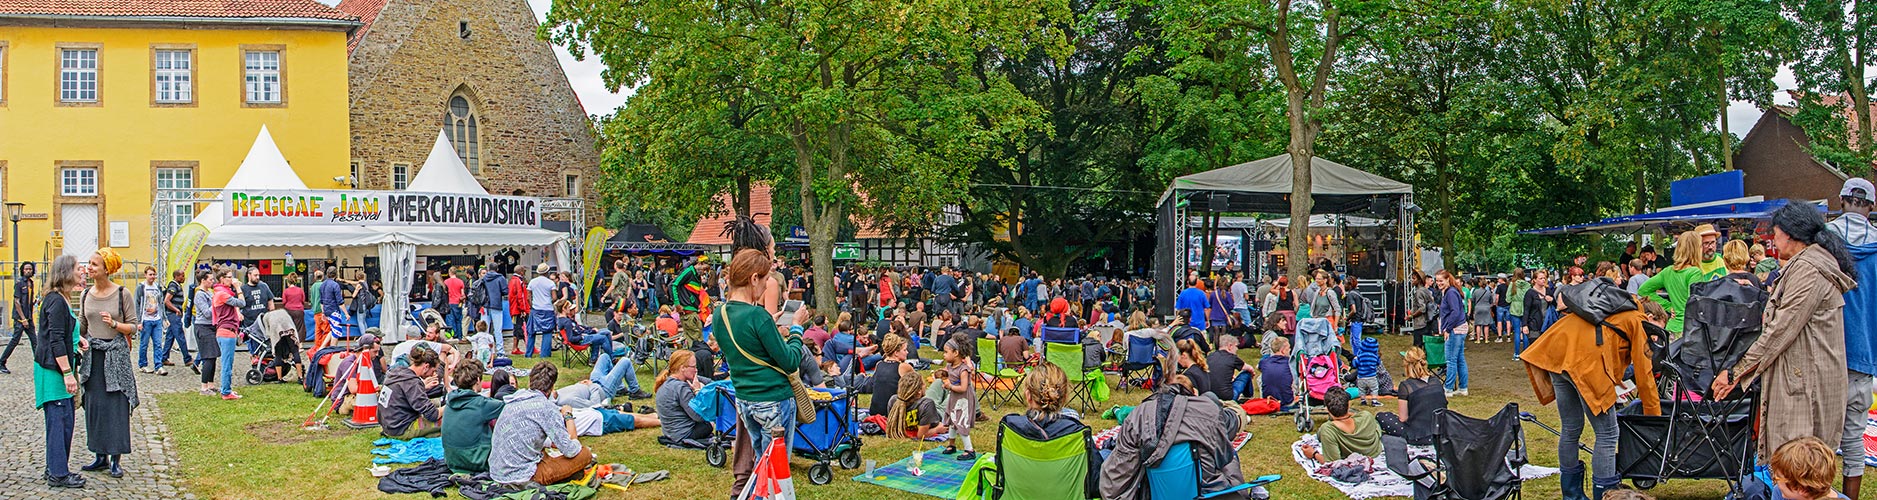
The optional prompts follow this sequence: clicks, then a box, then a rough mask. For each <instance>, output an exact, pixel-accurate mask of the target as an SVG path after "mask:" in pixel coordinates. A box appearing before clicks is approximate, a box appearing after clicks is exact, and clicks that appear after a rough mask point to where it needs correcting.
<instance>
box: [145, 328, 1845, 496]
mask: <svg viewBox="0 0 1877 500" xmlns="http://www.w3.org/2000/svg"><path fill="white" fill-rule="evenodd" d="M1382 343H1383V344H1384V345H1383V352H1388V353H1393V352H1395V351H1399V350H1401V349H1402V348H1405V347H1406V346H1407V345H1408V339H1407V337H1400V336H1385V337H1382ZM1467 351H1468V352H1467V354H1468V355H1469V358H1470V359H1469V361H1470V362H1471V363H1472V385H1473V386H1472V388H1471V391H1470V392H1471V396H1468V397H1460V398H1455V400H1454V401H1453V403H1452V407H1453V408H1455V409H1457V410H1458V411H1461V412H1463V413H1465V414H1467V415H1473V416H1477V417H1485V416H1488V415H1490V414H1492V413H1494V412H1496V411H1497V410H1498V409H1499V407H1500V406H1502V405H1504V404H1506V403H1507V402H1515V403H1519V404H1520V406H1521V407H1522V409H1524V410H1525V411H1529V412H1532V413H1534V414H1536V415H1538V417H1539V419H1540V421H1544V422H1547V423H1551V424H1552V425H1553V426H1554V427H1555V425H1556V422H1557V412H1556V409H1555V408H1553V407H1550V406H1542V407H1541V406H1538V404H1537V402H1536V400H1535V399H1534V398H1533V397H1532V392H1531V387H1530V384H1529V383H1528V382H1527V379H1526V377H1525V372H1524V368H1523V365H1521V364H1518V363H1516V362H1514V361H1513V360H1512V356H1511V344H1485V345H1473V346H1468V349H1467ZM1244 354H1245V355H1247V356H1251V355H1255V351H1245V352H1244ZM1386 358H1387V363H1388V364H1389V366H1390V367H1391V371H1392V372H1393V373H1396V374H1400V373H1401V371H1400V357H1399V356H1393V355H1390V356H1386ZM517 361H520V362H522V363H523V364H530V365H531V363H529V360H521V359H518V360H517ZM572 371H574V372H579V374H580V375H584V374H585V369H583V368H580V367H576V368H575V369H574V370H572ZM561 378H562V381H561V382H562V385H566V384H569V383H571V382H573V381H575V380H579V378H580V377H575V376H569V375H568V374H567V372H563V373H562V375H561ZM651 379H652V375H651V374H649V373H643V372H642V373H641V374H640V380H642V381H643V382H644V383H645V384H646V389H647V390H648V391H649V390H650V388H651V387H650V382H651ZM241 393H242V394H243V395H245V396H247V397H246V398H245V399H242V400H240V401H235V402H224V401H221V400H220V399H219V398H210V397H204V396H199V395H196V394H193V393H189V394H167V395H162V396H158V397H159V398H160V400H161V402H162V405H163V413H164V415H165V418H166V419H167V420H166V422H167V423H168V425H169V429H170V432H172V433H173V434H174V437H175V441H176V442H177V443H178V452H179V454H180V455H181V459H182V466H183V470H182V476H183V478H184V480H185V481H186V482H187V485H188V488H189V490H190V491H192V492H194V493H195V494H196V495H197V496H199V497H201V498H218V499H220V498H227V499H280V498H293V499H315V498H332V499H342V498H343V499H353V498H380V497H389V496H390V495H383V494H380V493H378V491H377V480H376V479H375V478H373V477H371V474H370V473H368V472H367V471H366V467H368V466H369V465H370V455H369V453H368V451H367V450H368V449H369V448H370V443H371V441H372V440H374V439H376V438H377V433H376V431H374V430H366V431H352V430H349V429H346V428H344V427H343V426H341V425H339V424H338V421H339V419H337V418H335V419H333V420H332V427H333V429H332V430H328V431H303V430H301V429H300V423H301V421H302V420H304V419H305V418H306V415H307V413H308V412H309V411H310V410H311V409H312V407H313V406H314V404H315V401H314V399H313V398H312V397H310V396H308V395H307V394H306V393H304V392H301V391H300V388H299V386H298V385H292V384H284V385H283V384H276V385H266V386H259V387H243V388H241ZM1144 396H1145V394H1143V393H1141V392H1138V391H1135V392H1126V391H1120V390H1116V391H1114V399H1113V400H1111V401H1109V402H1108V403H1107V404H1135V403H1137V402H1139V400H1140V399H1141V398H1142V397H1144ZM864 397H865V396H863V398H864ZM641 402H644V403H649V402H650V400H649V399H648V400H644V401H641ZM635 403H640V402H635ZM1388 403H1389V405H1388V406H1386V407H1384V408H1383V409H1392V408H1393V401H1392V400H1389V401H1388ZM1361 408H1365V409H1366V408H1367V407H1361ZM1018 410H1019V409H1017V408H990V407H989V405H988V404H987V405H986V408H985V412H986V413H988V414H990V415H992V416H993V417H996V416H998V415H1002V414H1004V413H1009V412H1012V411H1018ZM1321 419H1322V417H1319V421H1321ZM993 422H994V420H993ZM1087 423H1089V424H1090V425H1092V426H1094V427H1095V428H1096V429H1097V430H1100V429H1106V428H1109V427H1113V426H1114V422H1113V421H1107V420H1101V419H1093V418H1091V419H1088V420H1087ZM1247 430H1249V431H1250V432H1251V433H1252V440H1251V442H1250V443H1248V444H1246V446H1245V448H1244V449H1243V450H1242V451H1241V452H1240V453H1239V457H1240V461H1241V463H1242V465H1243V466H1244V467H1245V469H1246V473H1245V475H1246V476H1247V477H1253V476H1257V475H1261V474H1273V473H1275V474H1283V475H1284V476H1285V479H1284V480H1282V481H1279V482H1277V483H1276V484H1274V485H1272V486H1271V488H1270V490H1271V493H1272V497H1273V498H1283V499H1326V500H1333V499H1340V498H1346V497H1344V496H1342V495H1341V494H1340V493H1339V492H1337V491H1336V490H1335V489H1334V488H1331V487H1330V486H1329V485H1326V484H1323V483H1320V482H1317V481H1315V480H1313V479H1310V478H1309V477H1308V476H1304V475H1303V473H1302V470H1301V468H1299V467H1298V466H1297V464H1296V463H1295V462H1293V461H1291V459H1290V454H1289V453H1288V450H1289V447H1290V443H1291V442H1293V441H1295V440H1296V439H1297V432H1296V430H1295V429H1293V428H1291V419H1290V417H1252V422H1251V423H1250V426H1249V428H1248V429H1247ZM1525 434H1526V440H1527V443H1528V446H1529V447H1530V449H1531V461H1532V463H1535V464H1539V465H1548V466H1555V465H1557V459H1556V446H1557V438H1556V437H1555V436H1552V435H1551V434H1550V433H1548V432H1546V431H1544V430H1543V429H1539V428H1537V427H1535V426H1530V425H1527V426H1526V432H1525ZM657 436H658V434H657V431H655V430H641V431H635V432H626V433H620V434H613V435H608V436H603V437H599V438H582V439H581V442H582V443H584V444H587V445H590V446H592V447H593V448H594V450H595V451H596V452H597V453H598V454H599V455H600V459H601V460H602V461H604V462H618V463H623V464H625V465H627V466H629V467H632V468H634V469H635V470H641V471H649V470H658V469H668V470H670V471H671V474H672V479H670V480H667V481H663V482H658V483H652V484H649V485H640V486H634V487H633V489H632V491H631V492H630V494H629V495H628V494H624V493H620V492H617V491H607V490H602V493H601V497H600V498H603V499H619V498H628V497H630V498H724V497H727V496H728V491H729V488H730V482H731V477H730V473H729V471H727V470H725V469H717V468H713V467H710V466H709V465H707V464H705V463H704V455H703V452H701V451H692V450H672V449H667V448H665V447H664V446H661V445H659V444H658V443H657V441H656V438H657ZM995 436H996V429H995V424H994V423H986V424H980V425H979V426H978V427H977V428H976V429H975V431H974V432H973V439H974V440H975V441H976V443H977V444H978V446H979V447H980V448H985V449H988V448H990V447H992V446H993V440H994V439H995ZM1588 438H1589V431H1588V430H1586V431H1585V439H1586V440H1588ZM915 449H916V447H915V446H914V443H912V442H909V441H905V440H888V439H884V438H881V437H868V438H866V441H865V445H864V448H863V450H862V453H861V454H862V456H863V458H866V459H873V460H877V461H878V463H879V464H880V465H886V464H889V463H892V462H894V461H897V460H900V459H902V458H905V457H907V456H909V455H910V454H911V453H912V452H913V451H914V450H915ZM1586 459H1588V456H1586ZM794 463H795V468H794V470H795V478H796V481H795V483H796V488H797V491H798V492H799V493H800V494H801V496H802V497H803V498H811V499H855V500H860V499H867V500H873V499H879V498H902V497H904V496H905V495H904V494H903V492H899V491H897V490H889V489H886V488H882V487H878V486H873V485H869V484H863V483H859V482H855V481H852V480H851V478H852V477H853V476H854V475H856V474H858V471H845V470H841V469H839V468H838V466H837V467H836V469H835V480H834V482H833V483H832V484H829V485H826V486H815V485H810V484H808V480H807V476H808V472H807V469H808V466H809V465H810V463H809V462H807V461H806V460H803V459H799V458H798V459H796V460H795V461H794ZM1649 493H1650V494H1652V495H1655V496H1656V497H1657V498H1663V499H1714V498H1720V497H1721V496H1722V495H1724V494H1725V493H1726V486H1725V484H1724V483H1722V482H1720V481H1693V480H1674V481H1669V482H1667V483H1665V484H1663V485H1660V486H1657V487H1656V488H1655V489H1654V490H1651V491H1650V492H1649ZM1526 494H1527V497H1528V498H1557V497H1558V488H1557V480H1556V479H1555V478H1546V479H1541V480H1537V481H1534V482H1531V483H1527V484H1526ZM407 497H408V498H413V499H414V498H424V497H423V496H420V495H407ZM1865 497H1866V498H1873V497H1877V494H1867V495H1865Z"/></svg>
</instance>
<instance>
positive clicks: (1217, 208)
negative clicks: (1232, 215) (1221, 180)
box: [1206, 194, 1232, 212]
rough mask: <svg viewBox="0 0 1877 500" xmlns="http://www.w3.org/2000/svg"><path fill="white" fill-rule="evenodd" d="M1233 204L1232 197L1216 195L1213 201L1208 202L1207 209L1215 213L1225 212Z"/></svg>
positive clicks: (1213, 196) (1212, 198)
mask: <svg viewBox="0 0 1877 500" xmlns="http://www.w3.org/2000/svg"><path fill="white" fill-rule="evenodd" d="M1231 204H1232V195H1229V194H1215V195H1212V197H1211V199H1208V200H1206V209H1207V210H1210V211H1213V212H1224V211H1225V210H1226V208H1227V207H1230V206H1231Z"/></svg>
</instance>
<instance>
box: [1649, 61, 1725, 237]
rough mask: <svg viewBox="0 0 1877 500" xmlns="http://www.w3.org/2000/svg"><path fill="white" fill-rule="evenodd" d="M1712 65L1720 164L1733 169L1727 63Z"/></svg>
mask: <svg viewBox="0 0 1877 500" xmlns="http://www.w3.org/2000/svg"><path fill="white" fill-rule="evenodd" d="M1714 66H1715V68H1716V69H1715V72H1717V73H1719V75H1718V77H1717V78H1718V79H1719V80H1720V84H1721V164H1722V165H1726V167H1727V168H1726V170H1733V169H1734V134H1733V132H1730V131H1728V127H1727V106H1728V105H1729V104H1732V102H1731V101H1728V100H1727V65H1726V64H1725V63H1715V65H1714ZM1636 213H1642V212H1636Z"/></svg>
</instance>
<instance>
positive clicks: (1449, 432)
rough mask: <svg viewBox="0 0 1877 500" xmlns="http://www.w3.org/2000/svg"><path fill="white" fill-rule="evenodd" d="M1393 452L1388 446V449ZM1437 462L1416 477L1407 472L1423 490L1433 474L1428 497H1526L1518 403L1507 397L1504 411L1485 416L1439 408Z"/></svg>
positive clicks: (1460, 499)
mask: <svg viewBox="0 0 1877 500" xmlns="http://www.w3.org/2000/svg"><path fill="white" fill-rule="evenodd" d="M1383 445H1384V446H1387V445H1388V442H1387V441H1383ZM1387 453H1388V451H1387V450H1386V449H1384V451H1383V454H1384V455H1386V454H1387ZM1388 460H1389V461H1391V462H1392V461H1393V460H1394V459H1388ZM1434 463H1435V465H1436V466H1435V467H1434V469H1433V470H1431V471H1428V472H1426V473H1421V474H1415V475H1413V476H1414V477H1410V475H1407V474H1404V475H1402V477H1403V478H1405V479H1408V480H1411V481H1416V483H1417V487H1416V488H1417V491H1419V484H1420V481H1421V480H1422V479H1424V478H1428V477H1430V475H1431V477H1432V478H1434V481H1430V482H1429V484H1430V486H1429V492H1428V496H1427V498H1433V499H1440V500H1499V499H1517V498H1522V496H1521V495H1520V488H1521V487H1522V486H1523V485H1524V481H1523V480H1522V479H1520V478H1519V468H1521V467H1524V466H1525V464H1526V463H1527V462H1526V450H1525V430H1524V428H1522V427H1520V426H1519V405H1518V403H1507V404H1506V405H1505V407H1504V408H1501V409H1499V413H1497V414H1494V415H1493V416H1492V417H1491V418H1488V419H1485V420H1480V419H1477V418H1472V417H1468V416H1466V415H1461V414H1460V413H1459V412H1455V411H1452V410H1446V409H1442V410H1439V411H1437V412H1435V413H1434ZM1391 470H1393V467H1392V466H1391ZM1395 472H1396V473H1397V474H1400V473H1401V472H1402V471H1399V470H1397V471H1395ZM1417 498H1418V497H1417Z"/></svg>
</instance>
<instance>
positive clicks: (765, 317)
mask: <svg viewBox="0 0 1877 500" xmlns="http://www.w3.org/2000/svg"><path fill="white" fill-rule="evenodd" d="M763 234H764V235H765V236H766V234H767V231H766V230H765V231H763ZM738 246H742V245H738ZM767 247H768V245H760V246H758V245H751V246H750V247H745V248H742V249H740V250H738V251H737V252H736V254H735V257H733V258H731V259H730V265H729V266H727V267H726V268H725V270H724V272H725V273H727V274H728V276H726V278H727V280H728V281H729V283H730V290H729V292H728V293H727V294H726V298H728V299H729V300H727V301H725V302H724V305H723V308H722V309H719V310H718V311H717V313H716V314H713V315H712V318H711V336H712V338H714V339H716V341H717V345H719V346H722V348H723V361H724V363H726V364H727V365H728V366H729V367H730V380H732V381H733V382H734V383H735V385H736V413H737V419H738V426H739V427H740V429H739V430H738V431H737V436H738V438H737V440H736V445H735V457H736V458H735V460H734V463H735V466H734V467H733V468H732V469H733V470H734V472H735V474H736V481H735V482H734V483H733V485H732V487H731V494H732V495H735V494H737V493H740V492H742V491H743V488H744V485H745V484H747V483H748V482H749V477H750V472H751V471H752V470H754V469H755V465H756V459H757V456H756V455H757V453H756V450H757V447H758V446H765V445H766V444H767V443H766V442H752V441H751V440H750V439H745V438H743V437H742V436H751V435H753V434H755V433H753V432H748V431H747V429H765V430H767V431H769V432H768V435H775V436H781V435H789V434H792V433H793V429H790V428H792V427H794V426H795V400H794V395H795V393H794V391H793V390H791V389H790V388H789V379H788V375H789V374H791V373H795V371H796V369H797V367H798V366H799V365H800V363H801V360H802V326H801V325H802V323H804V322H806V321H807V319H808V316H809V311H808V308H805V307H804V308H798V309H797V310H796V311H795V316H794V317H793V318H787V319H786V321H788V322H789V325H788V330H787V332H788V333H787V335H786V338H784V337H785V336H784V335H782V334H781V332H782V330H781V329H780V328H779V327H777V325H776V322H777V320H778V319H779V318H777V317H776V316H771V315H770V313H769V311H768V310H767V309H764V308H763V306H761V305H759V304H761V303H762V297H763V295H764V293H765V291H767V290H769V288H770V286H771V283H770V280H771V274H770V271H771V266H772V265H773V262H774V261H773V260H772V258H771V257H770V256H769V254H768V252H766V251H765V250H764V249H766V248H767ZM785 433H786V434H785Z"/></svg>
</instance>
